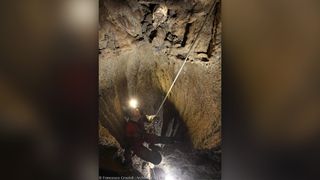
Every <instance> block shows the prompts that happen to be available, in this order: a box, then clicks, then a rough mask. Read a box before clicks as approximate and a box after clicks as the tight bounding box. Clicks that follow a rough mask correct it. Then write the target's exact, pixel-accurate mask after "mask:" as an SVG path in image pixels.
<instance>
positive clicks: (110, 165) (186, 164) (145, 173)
mask: <svg viewBox="0 0 320 180" xmlns="http://www.w3.org/2000/svg"><path fill="white" fill-rule="evenodd" d="M153 123H154V125H153V124H146V130H147V131H149V132H150V131H153V132H154V133H155V134H157V135H161V136H169V137H174V138H175V139H176V140H177V142H176V143H174V144H167V145H162V144H157V146H158V147H159V148H158V149H159V152H160V154H161V155H162V161H161V163H160V164H159V165H153V164H152V163H150V162H147V161H144V160H142V159H140V158H139V157H137V156H136V155H134V156H133V157H132V161H133V163H132V167H128V166H125V165H124V164H123V163H122V161H123V159H124V157H123V154H124V150H123V149H122V148H119V147H118V148H117V147H111V146H106V145H103V144H100V146H99V152H100V153H99V154H100V157H99V158H100V163H99V164H100V169H99V176H101V177H103V176H104V177H116V176H123V177H132V176H133V177H143V178H146V179H156V180H168V179H175V180H193V179H220V178H221V148H220V147H218V148H215V149H209V150H196V149H194V148H193V147H192V145H191V142H190V140H189V139H188V138H187V137H188V134H187V133H188V132H187V131H186V128H185V127H184V125H183V123H182V121H180V120H179V119H174V118H173V119H171V120H170V121H169V122H167V123H164V122H163V118H162V117H160V119H159V120H158V121H156V122H153ZM145 146H146V147H148V144H145Z"/></svg>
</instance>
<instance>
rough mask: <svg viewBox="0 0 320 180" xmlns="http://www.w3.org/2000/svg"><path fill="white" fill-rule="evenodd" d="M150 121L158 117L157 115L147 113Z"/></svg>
mask: <svg viewBox="0 0 320 180" xmlns="http://www.w3.org/2000/svg"><path fill="white" fill-rule="evenodd" d="M146 117H147V120H148V122H152V121H154V120H155V119H157V116H156V115H146Z"/></svg>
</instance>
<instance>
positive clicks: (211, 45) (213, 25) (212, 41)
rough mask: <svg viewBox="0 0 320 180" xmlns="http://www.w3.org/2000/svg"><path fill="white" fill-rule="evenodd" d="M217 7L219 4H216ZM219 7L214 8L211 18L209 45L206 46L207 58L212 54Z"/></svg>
mask: <svg viewBox="0 0 320 180" xmlns="http://www.w3.org/2000/svg"><path fill="white" fill-rule="evenodd" d="M217 7H218V8H219V6H217ZM218 11H219V9H217V8H216V9H215V10H214V18H213V23H212V29H211V39H210V42H209V46H208V49H207V55H208V58H211V57H212V54H213V48H214V45H215V44H214V41H215V38H216V34H217V28H218V27H217V26H218V22H217V21H218V20H219V19H218V18H217V16H218V13H219V12H218Z"/></svg>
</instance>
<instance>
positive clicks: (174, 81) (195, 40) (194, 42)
mask: <svg viewBox="0 0 320 180" xmlns="http://www.w3.org/2000/svg"><path fill="white" fill-rule="evenodd" d="M216 3H217V0H216V1H215V2H214V3H213V5H212V7H211V9H210V10H209V12H208V14H207V16H206V18H205V19H204V21H203V24H202V26H201V28H200V30H199V32H198V34H197V36H196V38H195V39H194V41H193V43H192V45H191V47H190V49H189V51H188V53H187V56H186V57H185V59H184V61H183V63H182V65H181V67H180V69H179V71H178V73H177V75H176V77H175V78H174V80H173V82H172V84H171V86H170V88H169V90H168V92H167V94H166V96H165V97H164V98H163V101H162V103H161V104H160V106H159V109H158V111H157V113H156V116H158V115H159V112H160V111H161V109H162V107H163V105H164V103H165V101H166V100H167V98H168V96H169V94H170V92H171V90H172V88H173V86H174V84H175V83H176V81H177V79H178V77H179V75H180V73H181V71H182V69H183V67H184V65H185V64H186V62H187V60H188V57H189V55H190V53H191V51H192V50H193V48H194V45H195V44H196V42H197V40H198V38H199V36H200V34H201V31H202V29H203V27H204V25H205V24H206V21H207V19H208V17H209V16H210V15H211V13H212V10H213V9H214V8H215V6H216Z"/></svg>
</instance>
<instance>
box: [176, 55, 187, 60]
mask: <svg viewBox="0 0 320 180" xmlns="http://www.w3.org/2000/svg"><path fill="white" fill-rule="evenodd" d="M176 58H178V59H182V60H184V59H185V58H186V56H184V55H182V54H178V55H176Z"/></svg>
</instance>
